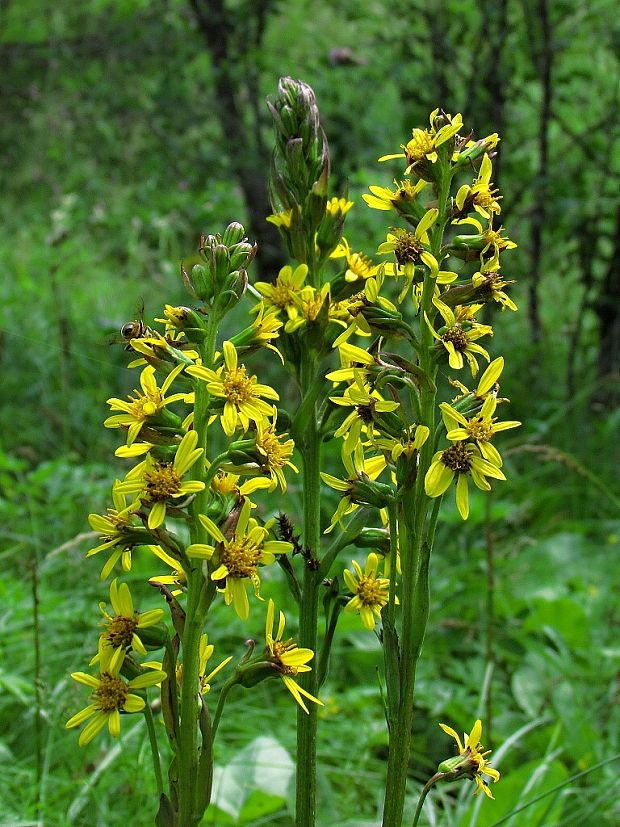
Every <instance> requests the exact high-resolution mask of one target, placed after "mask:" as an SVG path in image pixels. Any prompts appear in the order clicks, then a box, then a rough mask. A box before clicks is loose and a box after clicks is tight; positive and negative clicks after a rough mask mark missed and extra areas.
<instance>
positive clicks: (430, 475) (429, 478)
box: [424, 442, 506, 520]
mask: <svg viewBox="0 0 620 827" xmlns="http://www.w3.org/2000/svg"><path fill="white" fill-rule="evenodd" d="M468 477H471V478H472V480H473V481H474V484H475V485H476V486H477V487H478V488H480V489H481V490H482V491H490V490H491V486H490V484H489V482H488V480H487V477H492V478H493V479H497V480H505V479H506V477H505V476H504V474H503V472H502V471H501V470H500V469H499V468H498V467H497V466H496V465H495V464H493V463H492V462H489V461H488V460H486V459H483V457H482V456H481V455H480V450H479V448H478V447H477V446H476V445H473V444H471V443H467V442H455V443H454V444H453V445H451V446H450V447H449V448H446V449H444V450H443V451H437V453H436V454H435V455H434V456H433V460H432V462H431V465H430V467H429V469H428V471H427V472H426V477H425V478H424V489H425V491H426V493H427V495H428V496H429V497H439V496H441V494H443V493H445V491H446V490H447V489H448V487H449V486H450V484H451V483H452V482H453V481H454V480H456V506H457V508H458V511H459V514H460V515H461V517H462V518H463V519H464V520H466V519H467V517H468V516H469V492H468V488H467V479H468Z"/></svg>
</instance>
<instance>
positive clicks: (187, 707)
mask: <svg viewBox="0 0 620 827" xmlns="http://www.w3.org/2000/svg"><path fill="white" fill-rule="evenodd" d="M219 321H220V320H219V318H218V317H217V314H212V316H211V317H210V318H209V323H208V325H207V334H206V337H205V341H204V343H203V344H202V346H201V347H200V355H201V357H202V363H203V365H205V366H207V367H211V366H212V364H213V354H214V351H215V338H216V335H217V327H218V323H219ZM208 421H209V392H208V391H207V385H206V383H205V382H200V381H198V382H196V398H195V405H194V429H195V430H196V432H197V433H198V446H200V447H202V448H203V449H204V451H205V454H204V456H205V457H206V449H207V426H208ZM197 466H198V467H197V469H196V472H195V479H197V480H202V481H203V482H205V481H206V480H207V477H208V472H207V471H206V470H205V463H204V461H202V462H200V463H199V464H198V463H197ZM208 496H209V495H208V488H207V485H205V489H204V490H203V491H200V492H198V494H197V495H196V499H195V500H194V502H193V504H192V524H191V530H190V536H191V541H192V543H207V542H208V541H209V537H208V534H207V532H206V530H205V528H204V527H203V526H202V523H201V522H200V520H199V519H198V515H199V514H200V513H206V507H207V503H208ZM186 573H187V583H188V586H187V605H186V610H185V612H186V617H185V627H184V630H183V639H182V649H183V681H182V684H181V703H180V730H179V739H178V745H179V752H178V761H179V827H194V825H196V824H198V822H199V821H200V819H201V818H202V815H203V814H202V812H197V809H202V808H201V807H199V808H197V806H196V801H197V797H198V796H197V790H196V776H197V772H198V763H199V758H200V746H199V744H198V724H199V714H200V698H199V694H198V686H199V677H200V636H201V634H202V630H203V627H204V622H205V618H206V614H207V611H208V609H209V605H210V604H211V601H212V600H213V597H214V595H215V587H214V584H213V583H212V582H211V581H210V580H206V579H205V575H204V574H203V565H202V562H201V561H200V560H191V561H190V565H189V567H188V569H187V572H186ZM207 803H208V802H207Z"/></svg>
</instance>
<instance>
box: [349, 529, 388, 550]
mask: <svg viewBox="0 0 620 827" xmlns="http://www.w3.org/2000/svg"><path fill="white" fill-rule="evenodd" d="M355 545H356V546H357V547H358V548H372V549H375V550H377V551H379V552H380V553H381V554H388V553H389V551H390V533H389V531H388V530H387V529H385V528H363V529H362V530H361V532H360V533H359V534H358V535H357V537H356V538H355Z"/></svg>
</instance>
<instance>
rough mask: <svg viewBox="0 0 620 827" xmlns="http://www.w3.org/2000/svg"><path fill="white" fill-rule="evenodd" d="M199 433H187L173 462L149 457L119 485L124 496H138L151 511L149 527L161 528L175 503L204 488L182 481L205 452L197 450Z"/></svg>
mask: <svg viewBox="0 0 620 827" xmlns="http://www.w3.org/2000/svg"><path fill="white" fill-rule="evenodd" d="M197 442H198V434H197V433H196V431H188V432H187V433H186V434H185V436H184V437H183V439H182V440H181V442H180V443H179V447H178V448H177V450H176V454H175V455H174V461H173V462H172V463H169V462H160V461H159V460H157V459H154V458H153V457H152V456H151V455H149V456H148V457H147V458H146V460H145V461H144V462H141V463H139V465H136V467H135V468H132V470H131V471H130V472H129V473H128V474H127V476H126V477H125V480H124V481H123V482H121V483H119V485H118V490H119V491H120V492H121V493H123V494H137V495H138V497H139V499H140V500H141V501H142V503H143V505H146V506H147V507H149V508H150V512H149V519H148V527H149V528H150V529H154V528H159V526H160V525H162V524H163V522H164V520H165V519H166V508H167V506H169V505H172V504H173V501H174V500H177V499H179V498H180V497H186V496H187V495H188V494H195V493H196V492H198V491H202V490H203V488H204V487H205V484H204V482H201V481H200V480H187V481H186V482H182V481H181V478H182V477H183V476H184V475H185V474H186V473H187V472H188V471H189V469H190V468H191V467H192V465H193V464H194V463H195V462H196V460H197V459H198V458H199V457H201V456H202V453H203V449H202V448H196V443H197Z"/></svg>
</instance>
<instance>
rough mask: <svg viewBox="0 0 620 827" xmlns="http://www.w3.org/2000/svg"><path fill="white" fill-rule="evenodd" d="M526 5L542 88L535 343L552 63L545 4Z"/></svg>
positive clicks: (533, 274)
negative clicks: (531, 6) (530, 6)
mask: <svg viewBox="0 0 620 827" xmlns="http://www.w3.org/2000/svg"><path fill="white" fill-rule="evenodd" d="M528 7H529V3H527V2H526V3H525V10H526V16H527V15H528V14H530V19H529V21H528V25H529V28H530V34H531V38H532V57H533V61H534V65H535V67H536V71H537V73H538V77H539V79H540V86H541V101H540V111H539V119H538V169H537V172H536V179H535V182H534V183H535V186H534V199H535V200H534V206H533V209H532V218H531V227H530V268H529V270H530V272H529V278H530V282H529V286H528V315H529V322H530V330H531V334H532V339H533V341H534V342H538V341H540V339H541V335H542V326H541V321H540V307H539V295H538V290H539V286H540V277H541V273H542V252H543V233H544V228H545V222H546V219H547V194H548V189H549V188H548V175H549V124H550V121H551V95H552V85H551V68H552V62H553V44H552V27H551V20H550V16H549V3H548V0H538V2H536V3H535V4H533V8H528Z"/></svg>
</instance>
